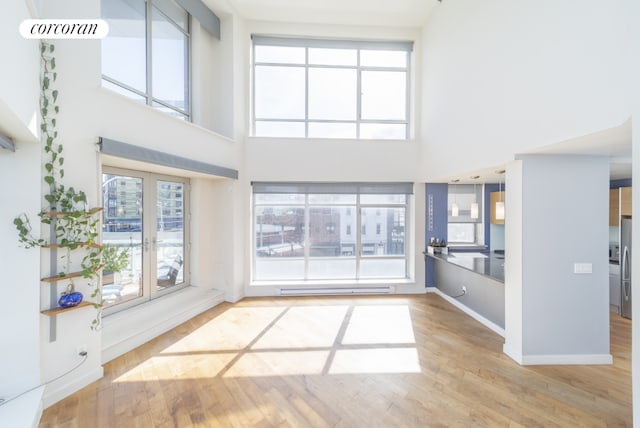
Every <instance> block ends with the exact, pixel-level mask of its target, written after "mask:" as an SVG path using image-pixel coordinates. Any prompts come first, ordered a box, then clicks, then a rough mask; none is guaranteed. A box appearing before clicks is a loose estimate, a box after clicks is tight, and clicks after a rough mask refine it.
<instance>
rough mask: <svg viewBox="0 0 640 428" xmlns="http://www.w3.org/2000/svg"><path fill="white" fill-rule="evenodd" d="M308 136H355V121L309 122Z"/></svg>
mask: <svg viewBox="0 0 640 428" xmlns="http://www.w3.org/2000/svg"><path fill="white" fill-rule="evenodd" d="M308 136H309V138H356V124H355V123H326V122H309V135H308Z"/></svg>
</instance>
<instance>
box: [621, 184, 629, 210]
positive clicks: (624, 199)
mask: <svg viewBox="0 0 640 428" xmlns="http://www.w3.org/2000/svg"><path fill="white" fill-rule="evenodd" d="M620 215H631V187H621V188H620Z"/></svg>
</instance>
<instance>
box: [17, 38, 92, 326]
mask: <svg viewBox="0 0 640 428" xmlns="http://www.w3.org/2000/svg"><path fill="white" fill-rule="evenodd" d="M54 51H55V46H54V45H53V44H50V43H48V42H47V41H41V43H40V60H41V75H40V114H41V119H42V123H41V124H40V131H41V141H42V150H43V154H44V156H43V180H44V182H45V184H46V185H47V186H48V187H49V191H48V192H47V193H46V194H45V195H44V200H45V202H46V204H45V205H46V208H45V209H42V210H41V211H40V212H39V213H38V216H39V217H40V223H42V224H45V225H50V226H51V233H50V236H49V240H46V239H42V238H37V237H35V236H34V235H33V228H32V226H31V222H30V221H29V218H28V216H27V215H26V214H20V215H18V216H17V217H16V218H15V219H14V220H13V223H14V225H15V227H16V229H17V231H18V240H19V242H20V244H21V245H22V246H23V247H25V248H33V247H55V248H61V249H65V250H66V255H65V256H63V257H66V263H65V264H66V267H65V269H63V270H61V271H59V272H58V276H59V277H61V278H63V277H65V276H68V275H69V274H70V267H71V265H72V263H71V257H72V255H71V252H72V250H76V249H79V248H82V249H83V250H84V256H83V258H82V259H81V261H80V267H81V271H80V276H81V277H83V278H86V279H88V280H89V281H90V282H89V285H90V286H93V292H92V294H91V297H92V298H93V299H94V300H95V301H96V303H94V306H95V307H96V309H98V313H97V315H96V318H95V319H94V320H93V321H92V324H91V327H92V329H95V328H98V327H99V325H100V309H101V307H102V301H101V295H100V289H99V282H98V280H97V279H98V276H99V274H100V269H101V268H102V246H101V245H99V244H98V243H97V240H98V237H99V229H98V227H99V218H98V216H97V214H98V213H99V212H100V211H101V210H102V209H101V208H93V209H90V208H89V204H88V201H87V195H86V194H85V193H84V192H83V191H81V190H76V189H75V188H73V187H66V186H65V185H63V184H62V183H61V179H62V178H63V177H64V167H63V166H64V147H63V145H62V144H61V143H59V142H58V131H57V115H58V113H59V112H60V107H59V106H58V90H57V89H55V85H54V84H55V82H56V80H57V77H58V73H57V72H56V71H55V70H56V59H55V56H54ZM70 285H71V288H73V282H71V283H70ZM70 291H73V290H70Z"/></svg>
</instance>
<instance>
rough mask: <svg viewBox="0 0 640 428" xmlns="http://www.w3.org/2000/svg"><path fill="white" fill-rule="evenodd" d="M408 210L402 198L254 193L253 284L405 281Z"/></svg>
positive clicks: (392, 196)
mask: <svg viewBox="0 0 640 428" xmlns="http://www.w3.org/2000/svg"><path fill="white" fill-rule="evenodd" d="M407 204H408V195H406V194H389V195H387V194H376V195H359V194H314V193H308V194H260V193H255V192H254V218H255V223H254V233H255V237H254V242H255V269H254V279H256V280H276V279H362V278H370V279H372V278H405V277H406V275H407V272H406V265H407V262H406V242H405V233H406V225H407ZM353 230H359V231H361V233H360V234H353V233H352V231H353Z"/></svg>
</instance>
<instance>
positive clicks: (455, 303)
mask: <svg viewBox="0 0 640 428" xmlns="http://www.w3.org/2000/svg"><path fill="white" fill-rule="evenodd" d="M427 293H435V294H437V295H438V296H440V297H442V298H443V299H444V300H446V301H447V302H449V303H451V304H452V305H453V306H455V307H456V308H458V309H460V310H461V311H462V312H464V313H465V314H467V315H469V316H470V317H471V318H473V319H475V320H476V321H478V322H479V323H480V324H482V325H484V326H485V327H487V328H488V329H490V330H493V331H494V332H495V333H497V334H499V335H500V336H502V337H504V328H502V327H500V326H499V325H498V324H496V323H494V322H493V321H491V320H488V319H487V318H485V317H483V316H482V315H480V314H479V313H477V312H476V311H474V310H473V309H471V308H469V307H468V306H465V305H463V304H462V303H460V302H459V301H458V300H456V299H454V298H453V297H451V296H448V295H446V294H445V293H443V292H442V291H440V289H438V288H436V287H427Z"/></svg>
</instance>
